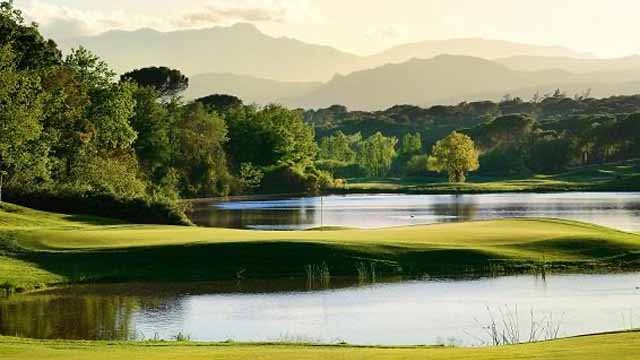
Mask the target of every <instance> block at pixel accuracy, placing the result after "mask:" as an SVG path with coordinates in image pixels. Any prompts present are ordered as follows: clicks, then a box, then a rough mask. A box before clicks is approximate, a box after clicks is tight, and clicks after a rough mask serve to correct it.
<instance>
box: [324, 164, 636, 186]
mask: <svg viewBox="0 0 640 360" xmlns="http://www.w3.org/2000/svg"><path fill="white" fill-rule="evenodd" d="M332 191H333V192H336V193H342V192H346V193H380V192H386V193H413V194H477V193H496V192H564V191H640V161H638V160H634V161H627V162H623V163H616V164H607V165H597V166H589V167H582V168H576V169H572V170H570V171H567V172H565V173H561V174H555V175H532V176H527V177H513V178H500V177H490V176H478V175H473V174H472V175H471V176H470V178H469V181H468V182H467V183H464V184H452V183H448V182H447V181H446V178H445V177H441V178H439V177H413V178H397V177H391V178H380V179H376V178H355V179H349V180H348V181H347V184H346V185H344V186H343V187H341V188H336V189H332Z"/></svg>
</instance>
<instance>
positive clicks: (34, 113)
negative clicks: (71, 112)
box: [0, 45, 42, 201]
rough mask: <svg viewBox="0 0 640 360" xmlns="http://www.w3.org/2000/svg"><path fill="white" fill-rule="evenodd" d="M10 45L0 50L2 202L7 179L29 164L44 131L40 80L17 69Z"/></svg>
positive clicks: (0, 191) (0, 184) (0, 167)
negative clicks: (41, 122)
mask: <svg viewBox="0 0 640 360" xmlns="http://www.w3.org/2000/svg"><path fill="white" fill-rule="evenodd" d="M14 56H15V55H14V54H13V52H12V51H11V47H10V46H8V45H5V46H3V47H2V48H0V201H2V186H3V182H4V179H5V177H6V176H7V175H12V171H19V170H20V169H21V168H22V167H24V166H25V165H27V164H28V162H29V160H30V159H31V158H32V155H33V153H32V152H30V150H31V149H30V148H29V146H28V145H29V142H30V141H33V140H35V139H37V138H38V137H39V136H40V133H41V131H42V126H41V124H40V116H41V115H42V96H41V90H40V81H39V78H38V77H36V76H33V75H30V74H29V73H26V72H21V71H18V70H17V69H16V65H15V57H14Z"/></svg>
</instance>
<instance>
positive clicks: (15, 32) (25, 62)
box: [0, 1, 62, 70]
mask: <svg viewBox="0 0 640 360" xmlns="http://www.w3.org/2000/svg"><path fill="white" fill-rule="evenodd" d="M0 44H2V45H6V44H11V46H12V48H13V52H14V54H15V55H14V56H15V59H14V61H15V64H16V68H17V69H18V70H36V69H40V68H45V67H49V66H54V65H59V64H60V63H61V61H62V53H61V52H60V50H58V47H57V45H56V43H55V42H54V41H53V40H47V39H45V38H44V37H43V36H42V35H41V34H40V32H39V31H38V26H37V24H35V23H32V24H26V23H25V20H24V17H23V16H22V12H21V11H20V10H18V9H15V8H14V7H13V1H2V2H0Z"/></svg>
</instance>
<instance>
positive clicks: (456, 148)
mask: <svg viewBox="0 0 640 360" xmlns="http://www.w3.org/2000/svg"><path fill="white" fill-rule="evenodd" d="M428 167H429V170H432V171H437V172H442V171H446V172H447V173H448V174H449V181H450V182H456V183H461V182H465V180H466V174H467V173H468V172H469V171H475V170H478V168H479V167H480V164H479V162H478V152H477V151H476V147H475V144H474V142H473V140H471V138H470V137H469V136H467V135H464V134H461V133H458V132H455V131H454V132H452V133H451V134H450V135H449V136H447V137H446V138H444V139H442V140H440V141H438V142H437V143H436V144H435V145H434V146H433V149H432V150H431V155H430V156H429V160H428Z"/></svg>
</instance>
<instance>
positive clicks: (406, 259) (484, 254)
mask: <svg viewBox="0 0 640 360" xmlns="http://www.w3.org/2000/svg"><path fill="white" fill-rule="evenodd" d="M0 241H1V242H0V244H2V253H3V255H2V256H1V257H0V260H1V261H0V286H2V287H3V288H4V289H6V290H7V291H9V292H12V291H14V290H17V291H23V290H33V289H38V288H42V287H46V286H49V285H56V284H65V283H79V282H123V281H198V280H213V279H226V280H233V279H240V278H248V279H251V278H254V279H255V278H283V277H284V278H287V277H305V276H307V277H312V278H313V277H315V276H324V277H328V276H355V275H357V274H358V272H357V267H358V264H360V263H363V262H364V263H367V264H374V265H375V268H376V269H377V271H378V272H379V274H380V275H384V274H394V275H398V274H400V275H407V276H421V275H425V274H430V275H448V276H456V275H458V276H461V275H465V274H469V275H471V274H500V273H501V272H502V271H504V272H507V273H509V272H520V271H522V272H526V271H537V270H541V269H542V270H543V271H560V270H565V271H569V270H598V269H599V270H610V269H616V270H621V269H625V268H633V267H634V266H636V265H637V264H638V259H639V258H640V256H639V255H640V235H637V234H634V233H629V232H623V231H619V230H613V229H609V228H605V227H601V226H596V225H589V224H584V223H578V222H573V221H567V220H554V219H510V220H497V221H480V222H466V223H455V224H438V225H428V226H411V227H398V228H386V229H376V230H358V229H334V228H321V229H313V230H308V231H256V230H236V229H219V228H218V229H216V228H200V227H180V226H159V225H131V224H123V223H118V222H117V221H113V220H108V219H101V218H91V217H78V216H69V215H61V214H54V213H47V212H41V211H35V210H31V209H28V208H24V207H19V206H15V205H10V204H3V205H2V211H0ZM310 266H312V267H316V268H317V267H322V268H323V269H325V268H326V270H327V271H326V272H324V273H323V274H314V273H313V272H312V273H310V272H309V271H308V269H309V267H310ZM327 272H328V273H327Z"/></svg>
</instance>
